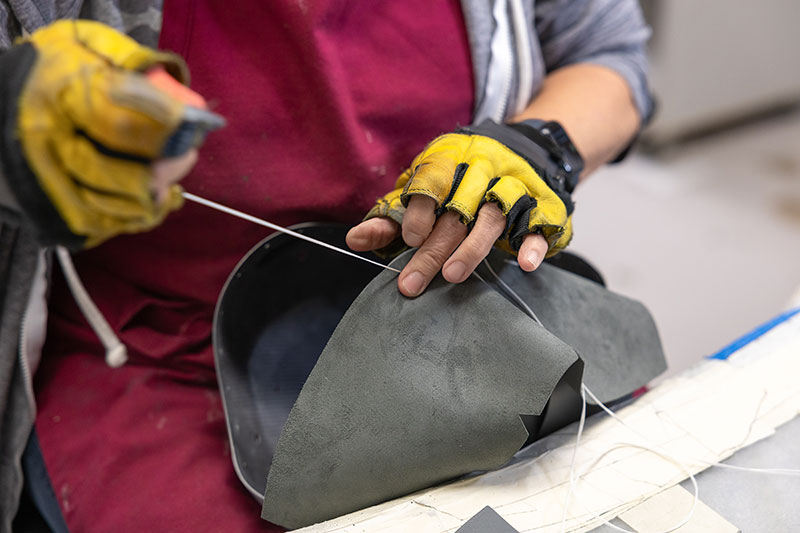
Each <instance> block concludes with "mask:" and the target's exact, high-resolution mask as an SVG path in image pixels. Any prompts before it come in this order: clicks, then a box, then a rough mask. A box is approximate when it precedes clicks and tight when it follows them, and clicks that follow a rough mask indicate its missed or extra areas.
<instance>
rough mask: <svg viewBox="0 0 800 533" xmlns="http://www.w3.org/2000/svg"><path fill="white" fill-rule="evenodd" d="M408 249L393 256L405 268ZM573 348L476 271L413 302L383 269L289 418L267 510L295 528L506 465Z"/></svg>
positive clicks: (568, 372)
mask: <svg viewBox="0 0 800 533" xmlns="http://www.w3.org/2000/svg"><path fill="white" fill-rule="evenodd" d="M409 257H410V255H409V254H408V253H407V254H405V255H403V256H401V257H400V258H398V259H397V260H396V261H395V262H394V263H393V265H395V266H398V267H399V266H402V265H403V264H405V261H407V260H408V258H409ZM582 365H583V364H582V362H581V361H580V359H579V358H578V355H577V353H576V352H575V350H573V349H572V348H570V347H569V346H568V345H566V344H565V343H563V342H562V341H560V340H559V339H557V338H556V337H555V336H554V335H552V334H550V333H549V332H547V331H546V330H545V329H543V328H542V327H540V326H539V325H538V324H537V323H536V322H534V321H533V320H532V319H531V318H530V317H528V316H527V315H525V314H524V313H523V312H521V311H520V310H518V309H517V308H516V307H515V306H513V305H511V304H510V303H509V302H508V301H507V300H506V299H505V298H504V297H503V296H502V295H500V294H498V293H497V292H496V291H495V290H494V289H493V288H492V287H490V286H488V285H486V284H484V283H482V282H480V281H478V280H477V279H475V278H470V279H469V280H468V281H466V282H465V283H462V284H458V285H453V284H449V283H446V282H445V281H444V280H443V279H441V278H437V279H436V280H434V282H433V283H432V284H431V286H430V287H429V288H428V290H427V291H426V292H425V293H424V294H423V295H422V296H420V297H418V298H416V299H408V298H405V297H404V296H402V295H401V294H400V293H399V292H398V291H397V287H396V274H394V273H392V272H388V271H384V272H382V273H381V274H379V275H378V276H377V277H376V278H375V279H374V280H373V281H372V282H371V283H370V284H369V285H368V286H367V287H366V288H365V289H364V291H363V292H362V293H361V294H360V295H359V296H358V298H357V299H356V300H355V302H353V304H352V306H351V307H350V309H349V310H348V311H347V313H346V314H345V316H344V317H343V318H342V320H341V321H340V323H339V325H338V327H337V328H336V330H335V332H334V333H333V335H332V337H331V338H330V340H329V341H328V344H327V346H326V347H325V350H324V351H323V353H322V355H321V356H320V358H319V361H318V362H317V364H316V366H315V367H314V369H313V371H312V372H311V374H310V376H309V378H308V380H307V381H306V383H305V386H304V387H303V389H302V391H301V393H300V396H299V398H298V399H297V402H296V403H295V405H294V407H293V408H292V411H291V413H290V415H289V419H288V421H287V423H286V425H285V426H284V429H283V432H282V434H281V437H280V439H279V441H278V446H277V449H276V450H275V454H274V456H273V460H272V465H271V467H270V471H269V476H268V479H267V486H266V494H265V496H264V505H263V509H262V517H264V518H265V519H267V520H269V521H270V522H273V523H277V524H280V525H283V526H286V527H290V528H295V527H301V526H305V525H309V524H312V523H315V522H319V521H323V520H326V519H329V518H333V517H335V516H339V515H342V514H345V513H347V512H351V511H355V510H357V509H360V508H363V507H366V506H368V505H372V504H375V503H378V502H382V501H385V500H388V499H391V498H394V497H397V496H401V495H403V494H408V493H410V492H413V491H415V490H419V489H423V488H426V487H430V486H432V485H435V484H437V483H441V482H444V481H447V480H449V479H452V478H455V477H457V476H460V475H463V474H466V473H469V472H473V471H479V470H488V469H492V468H497V467H499V466H501V465H503V464H504V463H506V462H507V461H508V460H509V459H511V457H512V456H513V455H514V453H515V452H517V451H518V450H519V448H520V447H521V446H522V444H523V443H524V442H525V440H526V438H527V436H528V435H527V431H526V430H525V427H524V426H523V423H522V421H521V420H520V417H519V415H521V414H530V415H538V414H540V413H541V412H542V409H543V408H544V406H545V404H546V403H547V401H548V399H549V398H550V395H551V393H552V391H553V389H554V388H555V387H556V385H557V384H558V383H559V382H560V381H561V380H562V378H563V379H564V380H567V381H568V382H569V383H570V384H571V386H573V387H575V388H577V387H579V386H580V375H581V371H582Z"/></svg>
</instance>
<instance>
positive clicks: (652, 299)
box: [572, 111, 800, 375]
mask: <svg viewBox="0 0 800 533" xmlns="http://www.w3.org/2000/svg"><path fill="white" fill-rule="evenodd" d="M576 202H577V209H576V212H575V217H574V226H575V238H574V240H573V244H572V249H573V251H576V252H578V253H580V254H582V255H584V256H585V257H587V258H588V259H590V260H591V262H592V263H594V264H595V265H596V266H597V267H598V269H599V270H600V271H601V272H602V273H603V275H604V276H605V277H606V281H607V283H608V286H609V288H611V289H612V290H614V291H616V292H619V293H621V294H625V295H627V296H630V297H633V298H636V299H638V300H640V301H642V302H643V303H644V304H645V305H646V306H647V307H648V308H649V309H650V311H651V312H652V313H653V315H654V317H655V319H656V323H657V324H658V326H659V330H660V333H661V336H662V341H663V344H664V350H665V353H666V355H667V360H668V363H669V370H668V371H667V374H665V375H671V374H674V373H676V372H678V371H680V370H682V369H684V368H687V367H689V366H691V365H692V364H693V363H695V362H696V361H698V360H699V359H700V358H702V357H703V356H706V355H709V354H712V353H714V352H715V351H717V350H719V349H720V348H721V347H723V346H724V345H726V344H728V343H729V342H731V341H732V340H734V339H735V338H736V337H738V336H740V335H742V334H744V333H746V332H747V331H749V330H751V329H753V328H754V327H756V326H757V325H759V324H760V323H762V322H765V321H767V320H768V319H770V318H771V317H773V316H775V315H777V314H779V313H780V312H781V311H782V310H784V309H786V308H787V307H788V306H789V305H790V301H793V302H794V304H795V305H800V293H799V292H798V291H799V290H800V112H797V111H795V112H793V113H788V114H784V115H782V116H779V117H775V118H772V119H770V120H769V121H765V122H759V123H756V124H750V125H746V126H743V127H739V128H737V129H733V130H729V131H726V132H723V133H718V134H715V135H713V136H709V137H705V138H702V139H699V140H695V141H693V142H692V143H690V144H686V145H684V146H680V147H676V148H672V149H670V150H669V153H666V154H661V155H660V156H658V157H653V156H646V155H643V154H634V155H633V156H632V157H629V158H628V160H627V161H626V162H624V163H622V164H620V165H617V166H612V167H608V168H605V169H603V170H601V171H598V172H597V173H596V174H595V175H594V176H592V177H591V178H590V179H589V180H588V181H586V182H585V183H584V184H582V185H581V186H580V187H579V189H578V191H577V192H576Z"/></svg>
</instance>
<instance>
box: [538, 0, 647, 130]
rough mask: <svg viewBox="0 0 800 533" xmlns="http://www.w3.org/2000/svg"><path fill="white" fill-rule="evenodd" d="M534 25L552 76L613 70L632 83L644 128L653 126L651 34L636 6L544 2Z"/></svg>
mask: <svg viewBox="0 0 800 533" xmlns="http://www.w3.org/2000/svg"><path fill="white" fill-rule="evenodd" d="M534 24H535V26H536V32H537V34H538V37H539V41H540V44H541V49H542V55H543V56H544V61H545V66H546V68H547V71H548V72H549V71H552V70H555V69H557V68H559V67H563V66H565V65H571V64H574V63H594V64H597V65H602V66H605V67H608V68H610V69H612V70H614V71H616V72H617V73H619V74H620V75H621V76H622V77H623V78H624V79H625V81H627V83H628V85H629V87H630V88H631V92H632V94H633V99H634V101H635V103H636V107H637V109H638V111H639V114H640V116H641V117H642V123H643V124H644V123H646V122H647V121H648V120H649V118H650V116H651V115H652V113H653V98H652V96H651V94H650V89H649V87H648V85H647V54H646V48H645V44H646V42H647V39H648V38H649V37H650V28H649V27H648V26H647V24H646V23H645V21H644V17H643V16H642V12H641V8H640V7H639V4H638V2H637V1H636V0H540V1H538V2H537V3H536V9H535V11H534Z"/></svg>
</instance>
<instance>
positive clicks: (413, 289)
mask: <svg viewBox="0 0 800 533" xmlns="http://www.w3.org/2000/svg"><path fill="white" fill-rule="evenodd" d="M403 288H404V289H405V290H406V293H408V294H410V295H411V296H417V295H419V294H420V293H421V292H422V289H423V288H425V278H423V277H422V274H420V273H419V272H412V273H411V274H409V275H408V276H406V277H405V279H404V280H403Z"/></svg>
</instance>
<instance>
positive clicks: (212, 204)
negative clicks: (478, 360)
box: [181, 191, 400, 274]
mask: <svg viewBox="0 0 800 533" xmlns="http://www.w3.org/2000/svg"><path fill="white" fill-rule="evenodd" d="M181 194H182V195H183V197H184V198H186V199H187V200H190V201H192V202H197V203H198V204H202V205H204V206H206V207H210V208H212V209H216V210H217V211H222V212H223V213H227V214H229V215H233V216H235V217H239V218H241V219H243V220H247V221H249V222H252V223H254V224H258V225H259V226H264V227H267V228H270V229H274V230H275V231H280V232H281V233H285V234H287V235H291V236H292V237H297V238H298V239H302V240H304V241H308V242H310V243H313V244H316V245H319V246H322V247H323V248H328V249H329V250H333V251H335V252H339V253H340V254H344V255H349V256H350V257H355V258H356V259H360V260H362V261H366V262H367V263H370V264H373V265H375V266H379V267H381V268H385V269H386V270H391V271H392V272H397V273H398V274H399V273H400V271H399V270H397V269H396V268H394V267H390V266H388V265H384V264H383V263H379V262H377V261H373V260H372V259H367V258H366V257H362V256H360V255H358V254H354V253H353V252H350V251H348V250H343V249H342V248H338V247H336V246H333V245H332V244H328V243H327V242H322V241H320V240H317V239H314V238H312V237H309V236H308V235H303V234H302V233H298V232H296V231H292V230H290V229H289V228H284V227H283V226H279V225H277V224H273V223H272V222H267V221H266V220H262V219H260V218H257V217H254V216H253V215H248V214H247V213H242V212H241V211H238V210H236V209H232V208H230V207H227V206H224V205H222V204H218V203H217V202H212V201H211V200H206V199H205V198H201V197H200V196H197V195H195V194H192V193H189V192H185V191H184V192H182V193H181Z"/></svg>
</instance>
